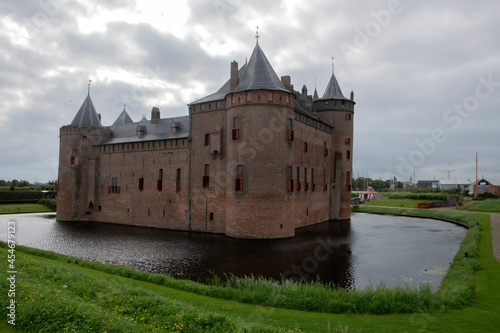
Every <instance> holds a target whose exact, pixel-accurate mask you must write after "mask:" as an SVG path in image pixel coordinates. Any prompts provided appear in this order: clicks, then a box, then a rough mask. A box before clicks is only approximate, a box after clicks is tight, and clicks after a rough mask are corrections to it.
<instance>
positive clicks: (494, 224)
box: [489, 213, 500, 262]
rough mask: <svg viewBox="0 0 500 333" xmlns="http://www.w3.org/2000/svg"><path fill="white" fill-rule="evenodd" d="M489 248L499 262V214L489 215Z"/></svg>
mask: <svg viewBox="0 0 500 333" xmlns="http://www.w3.org/2000/svg"><path fill="white" fill-rule="evenodd" d="M489 215H490V226H491V246H492V251H493V256H494V257H495V259H496V261H498V262H500V214H495V213H490V214H489Z"/></svg>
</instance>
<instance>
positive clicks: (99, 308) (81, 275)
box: [0, 213, 500, 332]
mask: <svg viewBox="0 0 500 333" xmlns="http://www.w3.org/2000/svg"><path fill="white" fill-rule="evenodd" d="M420 214H423V213H420ZM457 214H460V213H457ZM467 215H471V214H467ZM468 218H469V217H464V219H468ZM462 222H464V221H462ZM465 222H467V221H465ZM438 223H439V222H438ZM476 229H477V230H480V231H482V234H481V235H480V237H479V243H478V244H477V245H478V246H479V248H478V250H477V252H476V254H475V256H476V258H475V259H474V258H471V259H472V260H471V261H475V262H476V264H477V266H478V267H477V268H479V270H477V271H476V272H475V275H474V276H473V279H474V283H475V285H476V289H475V297H474V299H473V301H472V302H469V303H467V304H468V305H463V306H462V307H463V308H462V309H459V310H450V309H446V308H443V307H441V306H437V307H434V308H432V307H431V308H429V309H428V311H426V312H415V313H410V314H391V315H367V314H328V313H317V312H304V311H296V310H285V309H278V308H270V307H263V306H257V305H246V304H243V303H240V302H236V301H234V300H222V299H214V298H209V297H206V296H201V295H196V294H193V293H189V292H185V291H181V290H178V289H177V290H176V289H172V288H168V287H165V286H161V285H157V284H152V283H148V282H144V281H140V280H134V279H129V278H125V277H121V276H117V275H113V274H109V273H106V272H103V271H99V270H95V269H91V268H89V267H82V266H79V265H84V266H87V265H90V266H91V265H92V264H94V263H86V262H84V261H81V260H78V259H74V258H72V259H73V260H75V261H77V262H75V261H73V262H71V263H68V262H64V260H66V259H67V258H69V257H64V256H63V257H64V260H61V259H62V258H63V257H58V256H60V255H57V254H50V253H49V254H50V255H52V256H53V259H48V258H45V257H42V256H39V255H35V253H36V251H39V250H33V249H29V250H33V254H28V253H25V252H24V250H25V249H28V248H22V247H19V250H20V251H17V252H16V256H17V258H16V265H17V267H18V270H19V275H18V280H17V288H18V289H17V290H18V293H17V294H16V300H17V301H18V303H19V304H18V308H17V311H18V313H17V314H18V316H19V317H18V319H19V322H18V323H19V324H20V323H21V322H24V323H25V325H27V326H24V327H19V326H17V327H19V328H20V329H22V330H24V331H41V332H52V331H64V329H65V328H66V327H68V329H67V330H68V331H71V330H75V331H79V332H88V331H90V332H104V331H106V332H151V331H154V330H156V331H177V332H181V331H182V332H224V331H235V332H290V331H292V332H294V331H299V330H301V331H306V332H401V331H405V332H435V331H439V332H459V331H461V332H495V331H497V329H498V327H500V283H499V282H500V281H499V280H500V264H499V263H497V262H496V261H494V260H493V258H492V255H491V239H490V232H489V224H488V217H487V216H485V215H482V216H480V228H476ZM461 250H462V249H461ZM0 252H1V253H2V257H1V260H3V261H4V262H6V261H7V260H6V257H5V255H6V254H7V252H6V249H4V248H2V249H0ZM459 252H460V251H459ZM40 253H41V252H40ZM40 253H39V254H40ZM461 255H462V254H461V253H457V256H456V258H455V261H456V260H457V259H458V256H461ZM48 256H49V255H48ZM459 264H460V266H467V264H463V263H459ZM99 265H101V264H99ZM99 265H97V266H95V267H93V268H98V266H99ZM102 267H112V268H113V267H114V268H116V266H108V265H102V266H101V268H102ZM114 268H113V269H114ZM120 269H122V268H120ZM123 269H124V268H123ZM123 272H129V271H128V269H124V271H123ZM138 274H146V273H142V272H138ZM4 275H5V271H0V279H1V281H0V283H1V284H2V290H4V291H5V290H6V282H5V281H6V278H5V276H4ZM147 275H148V276H149V277H150V279H151V280H152V281H154V280H156V279H158V277H156V275H153V274H147ZM447 277H448V276H447ZM179 283H185V284H188V285H189V284H192V282H190V281H179ZM438 293H439V292H438ZM313 298H314V297H313ZM0 300H1V301H2V304H6V301H7V295H6V293H5V292H2V293H1V295H0ZM5 311H6V309H5V307H4V308H3V310H2V314H3V318H6V317H5ZM4 320H5V319H4ZM30 322H31V323H30ZM34 323H37V324H36V325H34ZM180 326H182V330H181V327H180ZM4 327H5V324H4V323H2V324H1V325H0V329H2V328H4ZM3 331H4V330H2V332H3ZM6 332H7V331H6Z"/></svg>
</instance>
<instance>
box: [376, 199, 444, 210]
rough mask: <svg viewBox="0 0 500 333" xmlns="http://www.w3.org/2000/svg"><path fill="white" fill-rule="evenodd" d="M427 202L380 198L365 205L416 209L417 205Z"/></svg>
mask: <svg viewBox="0 0 500 333" xmlns="http://www.w3.org/2000/svg"><path fill="white" fill-rule="evenodd" d="M429 201H430V200H414V199H388V198H382V199H380V200H375V201H370V202H368V203H367V205H368V206H387V207H404V208H417V207H418V204H419V203H422V202H429ZM436 201H437V200H436Z"/></svg>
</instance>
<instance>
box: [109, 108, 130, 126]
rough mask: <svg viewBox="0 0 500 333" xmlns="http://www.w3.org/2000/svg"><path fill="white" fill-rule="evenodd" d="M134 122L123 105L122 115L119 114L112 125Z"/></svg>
mask: <svg viewBox="0 0 500 333" xmlns="http://www.w3.org/2000/svg"><path fill="white" fill-rule="evenodd" d="M133 122H134V121H133V120H132V118H130V116H129V115H128V113H127V110H125V107H123V111H122V113H120V115H119V116H118V118H116V120H115V122H114V123H113V125H112V126H116V125H125V124H130V123H133Z"/></svg>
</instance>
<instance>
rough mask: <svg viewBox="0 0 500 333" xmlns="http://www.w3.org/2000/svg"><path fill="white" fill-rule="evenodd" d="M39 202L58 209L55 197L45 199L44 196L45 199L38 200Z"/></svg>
mask: <svg viewBox="0 0 500 333" xmlns="http://www.w3.org/2000/svg"><path fill="white" fill-rule="evenodd" d="M37 203H38V204H40V205H44V206H47V207H49V208H50V209H52V210H56V208H57V200H54V199H45V198H44V199H40V200H38V202H37Z"/></svg>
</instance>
